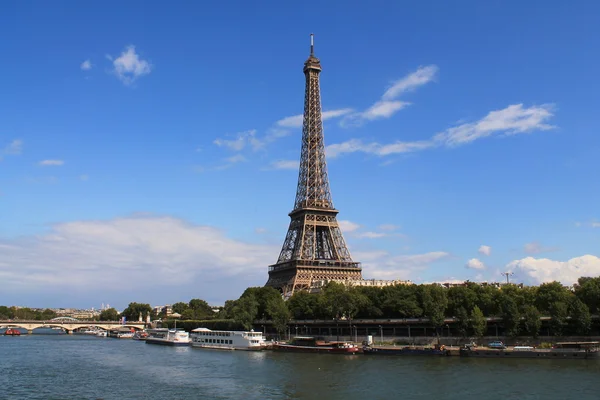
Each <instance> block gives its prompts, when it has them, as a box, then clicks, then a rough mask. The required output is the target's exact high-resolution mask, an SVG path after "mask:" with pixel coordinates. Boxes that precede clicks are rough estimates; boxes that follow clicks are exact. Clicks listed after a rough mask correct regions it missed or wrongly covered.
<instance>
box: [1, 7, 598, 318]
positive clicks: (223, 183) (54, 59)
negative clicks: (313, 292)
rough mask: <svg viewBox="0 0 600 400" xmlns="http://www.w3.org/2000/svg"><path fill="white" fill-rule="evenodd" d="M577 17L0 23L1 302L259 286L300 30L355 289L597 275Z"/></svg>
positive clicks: (296, 12) (283, 197) (250, 14)
mask: <svg viewBox="0 0 600 400" xmlns="http://www.w3.org/2000/svg"><path fill="white" fill-rule="evenodd" d="M599 12H600V5H598V4H596V3H595V2H591V1H580V2H574V3H573V2H571V3H570V4H569V5H567V4H566V3H564V4H559V2H554V3H548V2H542V1H531V2H527V4H523V3H522V2H516V1H515V2H511V1H506V2H476V1H473V2H469V1H464V2H460V3H455V4H452V5H451V4H446V3H445V2H418V3H417V2H411V3H409V2H373V1H371V2H368V3H367V2H346V1H345V2H334V1H329V2H324V3H323V4H321V5H320V6H319V7H318V8H314V7H311V6H309V5H300V3H298V5H294V6H292V5H290V4H288V3H286V2H266V1H265V2H255V3H252V4H251V3H250V2H217V3H214V2H213V3H211V4H208V3H197V4H192V3H179V4H169V5H166V4H159V3H157V2H156V3H147V2H146V3H143V2H127V4H123V3H118V2H103V3H102V4H100V3H98V4H97V5H91V4H81V5H78V6H74V5H73V4H72V3H68V2H65V1H63V2H54V3H53V4H48V3H45V2H5V3H3V4H2V5H1V6H0V35H1V36H2V37H3V38H5V39H4V40H2V41H0V54H2V55H3V57H2V59H3V62H2V63H1V64H0V88H2V89H1V94H0V158H1V161H0V284H1V285H2V289H1V290H0V304H7V305H12V304H15V305H24V306H32V307H43V306H50V307H64V306H77V307H91V306H95V307H98V306H99V305H100V304H101V303H110V304H112V305H115V306H116V307H117V308H123V307H125V306H126V305H127V303H129V302H130V301H138V302H147V303H151V304H152V305H158V304H164V303H172V302H175V301H181V300H184V301H187V300H189V299H190V298H195V297H199V298H203V299H206V300H207V301H209V302H211V303H213V304H222V303H223V302H224V301H225V300H227V299H235V298H237V297H238V296H239V295H240V294H241V292H242V291H243V290H244V289H245V288H246V287H248V286H259V285H263V284H264V283H265V282H266V279H267V266H268V265H269V264H272V263H274V262H275V261H276V260H277V257H278V254H279V251H280V248H281V245H282V243H283V239H284V236H285V233H286V230H287V226H288V223H289V217H288V216H287V213H288V212H289V211H291V208H292V206H293V203H294V195H295V190H296V180H297V165H298V160H299V156H300V154H299V153H300V135H301V129H300V128H299V126H298V123H299V122H300V123H301V119H299V118H298V117H297V116H298V115H300V114H301V113H302V107H303V94H304V77H303V74H302V65H303V62H304V61H305V59H306V58H307V56H308V52H309V34H310V33H311V32H314V34H315V53H316V55H317V57H319V58H320V59H321V63H322V66H323V72H322V75H321V95H322V105H323V111H324V112H325V113H326V114H324V115H325V116H326V120H325V123H324V129H325V144H326V145H327V154H328V168H329V177H330V180H331V190H332V196H333V201H334V204H335V206H336V207H337V208H338V209H339V210H340V214H339V215H338V219H339V220H340V224H341V226H342V229H343V233H344V236H345V238H346V241H347V242H348V245H349V247H350V251H351V253H352V255H353V258H354V259H355V260H356V261H361V262H363V276H364V277H365V278H381V279H411V280H413V281H415V282H431V281H447V280H456V279H458V280H464V279H470V280H488V281H497V280H501V279H502V276H501V275H500V273H501V272H503V271H509V270H510V271H514V273H515V275H514V277H513V279H515V280H518V281H521V282H526V283H531V284H535V283H539V282H543V281H547V280H553V279H559V280H561V281H563V282H564V283H565V284H570V283H572V282H574V281H575V280H576V278H577V277H579V276H582V275H588V276H589V275H596V276H597V275H600V259H599V258H598V257H597V256H598V248H599V244H600V243H599V241H600V211H599V210H598V198H599V196H600V188H599V186H598V185H597V184H596V183H595V182H596V180H597V176H598V166H597V161H596V157H595V156H596V155H597V154H598V152H599V151H600V139H599V138H598V135H597V134H596V132H597V131H598V122H597V115H596V114H597V113H596V109H595V108H596V107H597V104H598V102H597V96H596V94H597V93H598V92H599V91H600V87H599V86H600V85H599V83H598V82H599V81H598V79H597V78H596V75H597V66H596V61H597V58H598V57H597V55H596V53H597V40H596V38H597V37H598V35H599V34H600V32H599V29H600V28H598V26H597V23H596V20H597V16H598V15H599Z"/></svg>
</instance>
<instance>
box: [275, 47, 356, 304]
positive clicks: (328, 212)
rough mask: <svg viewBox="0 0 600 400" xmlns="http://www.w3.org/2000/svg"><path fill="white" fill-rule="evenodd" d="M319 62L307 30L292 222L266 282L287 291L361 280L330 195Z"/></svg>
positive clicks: (289, 293) (288, 294)
mask: <svg viewBox="0 0 600 400" xmlns="http://www.w3.org/2000/svg"><path fill="white" fill-rule="evenodd" d="M320 73H321V63H320V61H319V59H318V58H317V57H315V55H314V43H313V35H311V44H310V56H309V57H308V59H307V60H306V62H305V63H304V75H305V77H306V88H305V92H304V120H303V124H302V153H301V156H300V170H299V173H298V188H297V190H296V201H295V203H294V210H293V211H292V212H291V213H290V214H289V216H290V218H291V221H290V226H289V228H288V231H287V235H286V236H285V241H284V242H283V247H282V249H281V253H280V254H279V259H278V260H277V263H276V264H273V265H271V266H269V280H268V281H267V286H273V287H275V288H277V289H279V290H281V292H282V293H283V295H284V297H286V298H287V297H289V296H291V295H292V294H293V293H294V292H295V291H297V290H307V289H309V288H310V287H311V286H312V283H313V282H314V281H320V280H330V279H334V280H360V279H362V274H361V267H360V263H358V262H354V261H352V257H351V256H350V252H349V251H348V247H347V246H346V242H345V241H344V237H343V236H342V232H341V230H340V227H339V225H338V222H337V219H336V215H337V214H338V212H339V211H338V210H336V209H335V208H334V206H333V202H332V201H331V191H330V189H329V178H328V176H327V163H326V161H325V144H324V141H323V122H322V118H321V93H320V88H319V74H320Z"/></svg>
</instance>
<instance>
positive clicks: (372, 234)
mask: <svg viewBox="0 0 600 400" xmlns="http://www.w3.org/2000/svg"><path fill="white" fill-rule="evenodd" d="M387 235H388V234H387V233H384V232H360V233H356V234H355V235H354V236H356V237H358V238H367V239H379V238H382V237H385V236H387Z"/></svg>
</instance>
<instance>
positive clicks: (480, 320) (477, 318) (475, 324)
mask: <svg viewBox="0 0 600 400" xmlns="http://www.w3.org/2000/svg"><path fill="white" fill-rule="evenodd" d="M471 330H472V331H473V335H474V336H476V337H482V336H484V335H485V332H486V330H487V321H486V319H485V316H484V315H483V312H481V310H480V309H479V307H477V306H475V307H473V311H471Z"/></svg>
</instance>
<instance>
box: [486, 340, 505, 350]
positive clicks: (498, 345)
mask: <svg viewBox="0 0 600 400" xmlns="http://www.w3.org/2000/svg"><path fill="white" fill-rule="evenodd" d="M487 347H489V348H490V349H505V348H506V346H505V345H504V343H502V342H501V341H499V340H497V341H494V342H490V343H488V345H487Z"/></svg>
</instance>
